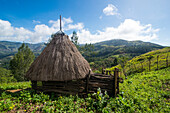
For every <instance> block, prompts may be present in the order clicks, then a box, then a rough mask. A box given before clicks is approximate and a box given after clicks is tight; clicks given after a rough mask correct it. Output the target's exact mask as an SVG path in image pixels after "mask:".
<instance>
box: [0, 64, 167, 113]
mask: <svg viewBox="0 0 170 113" xmlns="http://www.w3.org/2000/svg"><path fill="white" fill-rule="evenodd" d="M15 84H17V83H15ZM18 84H22V83H18ZM23 84H27V85H26V86H24V87H30V83H29V82H28V83H25V82H23ZM28 84H29V85H28ZM10 85H11V87H12V85H14V84H12V83H11V84H9V86H10ZM5 86H6V85H4V89H8V88H7V87H6V88H5ZM15 86H16V87H15V89H16V88H17V87H18V86H17V85H15ZM169 88H170V67H169V68H166V69H162V70H158V71H152V72H143V73H138V74H133V75H130V76H129V77H128V79H127V80H125V81H124V83H122V84H120V95H119V96H118V97H117V98H109V97H108V95H107V94H101V92H100V90H98V92H97V93H95V94H92V95H88V97H87V98H79V97H78V96H71V95H70V96H60V97H59V96H55V94H54V93H52V94H43V93H40V94H37V93H35V92H34V91H33V90H27V91H21V92H19V93H9V92H5V91H2V92H1V93H0V112H7V111H10V112H17V111H21V112H44V113H47V112H51V113H53V112H81V113H86V112H104V113H110V112H120V113H124V112H132V113H133V112H137V113H138V112H139V113H140V112H146V113H152V112H153V113H160V112H162V113H163V112H167V113H168V112H170V89H169Z"/></svg>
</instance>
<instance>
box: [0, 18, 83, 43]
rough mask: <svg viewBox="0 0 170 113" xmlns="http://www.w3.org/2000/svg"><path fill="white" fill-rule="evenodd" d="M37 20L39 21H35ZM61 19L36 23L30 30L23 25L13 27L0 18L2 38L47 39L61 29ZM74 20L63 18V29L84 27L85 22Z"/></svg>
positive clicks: (33, 40)
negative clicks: (46, 23)
mask: <svg viewBox="0 0 170 113" xmlns="http://www.w3.org/2000/svg"><path fill="white" fill-rule="evenodd" d="M33 22H37V21H33ZM59 22H60V21H59V19H58V20H56V21H55V20H50V21H49V24H50V26H48V25H45V24H39V25H35V27H34V30H33V31H30V30H27V29H25V28H23V27H19V28H18V27H13V26H12V25H11V23H10V22H9V21H4V20H0V40H8V41H20V42H23V41H24V42H31V43H39V42H44V41H47V40H48V38H49V37H50V36H51V34H53V33H56V32H57V31H58V30H59V27H60V25H59ZM72 23H73V20H72V19H71V18H70V17H69V18H63V20H62V27H63V31H69V30H81V29H83V28H84V24H83V23H77V24H72Z"/></svg>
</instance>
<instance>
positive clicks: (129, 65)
mask: <svg viewBox="0 0 170 113" xmlns="http://www.w3.org/2000/svg"><path fill="white" fill-rule="evenodd" d="M157 57H158V62H157ZM149 58H151V59H150V71H154V70H158V69H163V68H166V67H168V66H170V47H166V48H163V49H159V50H155V51H151V52H148V53H145V54H142V55H140V56H136V57H134V58H133V59H131V60H129V61H127V62H126V64H125V67H124V72H125V73H126V74H127V75H130V74H133V73H140V72H149V60H148V59H149ZM167 62H168V65H167ZM115 67H117V68H119V69H121V70H122V67H121V66H120V65H117V66H115ZM115 67H112V68H108V69H107V70H111V71H112V70H114V69H115Z"/></svg>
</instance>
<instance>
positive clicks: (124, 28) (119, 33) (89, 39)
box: [77, 19, 159, 43]
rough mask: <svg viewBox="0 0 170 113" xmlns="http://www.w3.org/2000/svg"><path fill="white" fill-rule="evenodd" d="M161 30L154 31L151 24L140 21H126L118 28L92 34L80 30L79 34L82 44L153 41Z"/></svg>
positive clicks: (109, 28)
mask: <svg viewBox="0 0 170 113" xmlns="http://www.w3.org/2000/svg"><path fill="white" fill-rule="evenodd" d="M158 31H159V29H153V28H152V25H151V24H147V25H142V24H141V23H140V22H139V21H135V20H132V19H126V20H125V21H124V22H123V23H121V24H120V25H119V26H118V27H116V28H115V27H107V28H105V29H104V30H103V31H97V33H96V34H91V33H90V31H89V30H86V29H83V30H80V31H79V32H78V33H77V34H78V36H79V37H80V38H79V41H80V43H96V42H100V41H105V40H111V39H124V40H129V41H132V40H142V41H151V40H153V39H157V38H158V36H157V32H158Z"/></svg>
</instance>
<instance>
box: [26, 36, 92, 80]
mask: <svg viewBox="0 0 170 113" xmlns="http://www.w3.org/2000/svg"><path fill="white" fill-rule="evenodd" d="M89 70H90V66H89V63H88V62H87V61H86V60H85V59H84V57H83V56H82V55H81V54H80V52H79V51H78V49H77V48H76V46H75V45H74V44H73V43H72V42H71V41H70V39H69V37H68V36H67V35H56V36H55V37H54V38H53V39H52V41H51V42H50V43H49V44H48V45H47V47H46V48H45V49H44V50H43V51H42V53H41V54H40V55H39V57H38V58H37V59H36V60H35V61H34V62H33V63H32V65H31V67H30V69H29V70H28V72H27V73H26V76H25V77H26V78H28V79H29V80H32V81H68V80H75V79H82V78H85V77H86V75H87V74H88V73H89Z"/></svg>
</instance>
